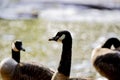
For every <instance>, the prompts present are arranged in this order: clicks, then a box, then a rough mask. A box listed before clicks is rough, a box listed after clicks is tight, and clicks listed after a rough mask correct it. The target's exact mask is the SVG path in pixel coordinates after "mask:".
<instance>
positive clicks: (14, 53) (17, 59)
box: [12, 50, 20, 63]
mask: <svg viewBox="0 0 120 80" xmlns="http://www.w3.org/2000/svg"><path fill="white" fill-rule="evenodd" d="M12 58H13V59H14V60H15V61H16V62H18V63H20V51H18V52H16V51H14V50H12Z"/></svg>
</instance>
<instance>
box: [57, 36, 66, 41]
mask: <svg viewBox="0 0 120 80" xmlns="http://www.w3.org/2000/svg"><path fill="white" fill-rule="evenodd" d="M63 39H65V34H63V35H62V36H61V37H60V38H59V39H58V42H62V40H63Z"/></svg>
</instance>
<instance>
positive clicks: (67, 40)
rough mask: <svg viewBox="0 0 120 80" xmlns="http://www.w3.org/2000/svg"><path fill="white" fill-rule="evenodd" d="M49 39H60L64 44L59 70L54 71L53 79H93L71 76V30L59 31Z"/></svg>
mask: <svg viewBox="0 0 120 80" xmlns="http://www.w3.org/2000/svg"><path fill="white" fill-rule="evenodd" d="M49 41H59V42H62V44H63V47H62V55H61V60H60V63H59V67H58V71H57V72H56V73H54V75H53V77H52V79H51V80H91V79H82V78H69V76H70V69H71V57H72V36H71V34H70V32H69V31H66V30H64V31H59V32H58V33H57V34H56V36H55V37H53V38H50V39H49Z"/></svg>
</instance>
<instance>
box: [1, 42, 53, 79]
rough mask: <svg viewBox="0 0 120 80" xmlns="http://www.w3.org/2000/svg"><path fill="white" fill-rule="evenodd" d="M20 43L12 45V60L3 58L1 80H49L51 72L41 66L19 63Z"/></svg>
mask: <svg viewBox="0 0 120 80" xmlns="http://www.w3.org/2000/svg"><path fill="white" fill-rule="evenodd" d="M21 50H23V51H25V49H23V48H22V41H20V40H17V41H15V42H14V43H12V58H5V59H4V60H2V61H1V63H0V73H1V76H2V79H3V80H51V78H52V75H53V71H51V70H50V69H49V68H47V67H44V66H43V65H35V64H32V63H23V62H20V51H21Z"/></svg>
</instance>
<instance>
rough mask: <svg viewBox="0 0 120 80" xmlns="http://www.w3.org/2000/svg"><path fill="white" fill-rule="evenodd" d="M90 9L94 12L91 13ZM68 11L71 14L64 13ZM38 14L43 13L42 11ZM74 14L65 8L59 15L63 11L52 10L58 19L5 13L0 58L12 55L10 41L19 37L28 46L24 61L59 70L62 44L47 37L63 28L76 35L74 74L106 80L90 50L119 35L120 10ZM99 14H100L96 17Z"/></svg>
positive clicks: (0, 41)
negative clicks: (94, 62)
mask: <svg viewBox="0 0 120 80" xmlns="http://www.w3.org/2000/svg"><path fill="white" fill-rule="evenodd" d="M54 9H57V8H54ZM58 9H59V8H58ZM47 10H48V9H47ZM82 10H83V9H82ZM82 10H81V11H82ZM43 11H44V10H43ZM23 12H24V11H23ZM56 12H57V11H56ZM89 12H90V13H94V14H92V17H91V15H89ZM59 13H60V12H59ZM69 13H70V15H69V16H67V17H65V16H66V15H68V14H69ZM98 13H99V14H98ZM109 13H110V14H109ZM39 14H42V11H41V12H40V13H39ZM49 14H52V13H49V12H48V13H47V15H45V16H47V17H51V15H49ZM71 14H73V13H71V12H68V13H67V14H66V13H64V11H63V12H62V17H61V16H59V15H60V14H59V15H58V14H52V16H57V18H59V17H60V18H59V19H57V20H56V19H55V18H52V19H50V18H46V17H39V18H38V17H37V18H36V17H35V18H30V19H28V18H27V19H25V18H24V19H16V18H14V19H11V18H9V19H5V18H3V17H2V18H1V19H0V61H1V60H2V59H4V58H6V57H11V43H12V42H13V41H14V40H18V39H19V40H22V41H23V47H24V48H25V49H26V52H21V62H37V63H40V64H43V65H45V66H47V67H49V68H51V69H53V70H56V69H57V67H58V64H59V61H60V55H61V49H62V44H61V43H56V42H49V41H48V39H49V38H51V37H53V36H54V35H55V34H56V33H57V32H58V31H60V30H68V31H70V32H71V34H72V37H73V48H72V52H73V54H72V69H71V77H90V78H94V79H95V80H105V79H104V78H102V76H100V75H99V74H98V73H97V72H96V71H95V69H94V68H93V66H92V65H91V62H90V58H91V52H92V50H93V48H95V47H96V46H99V45H100V44H101V43H103V42H104V41H105V40H106V39H108V38H109V37H117V38H120V35H119V34H120V20H119V19H120V16H118V14H119V11H116V10H115V11H103V12H102V11H100V12H99V11H97V12H96V10H94V9H92V10H85V11H84V10H83V12H79V13H77V14H79V15H81V16H78V18H79V20H78V19H77V20H76V19H75V20H74V18H70V17H73V15H71ZM85 14H86V15H85ZM96 14H98V15H97V19H96ZM8 15H9V14H8ZM94 15H95V16H94ZM104 15H105V16H104ZM98 16H99V17H98ZM106 16H107V17H106ZM115 16H117V17H115ZM22 17H23V16H22ZM25 17H26V16H25ZM61 18H62V20H61ZM70 19H71V20H70Z"/></svg>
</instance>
